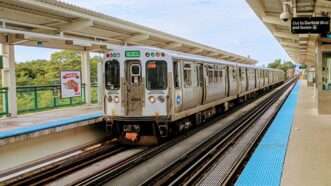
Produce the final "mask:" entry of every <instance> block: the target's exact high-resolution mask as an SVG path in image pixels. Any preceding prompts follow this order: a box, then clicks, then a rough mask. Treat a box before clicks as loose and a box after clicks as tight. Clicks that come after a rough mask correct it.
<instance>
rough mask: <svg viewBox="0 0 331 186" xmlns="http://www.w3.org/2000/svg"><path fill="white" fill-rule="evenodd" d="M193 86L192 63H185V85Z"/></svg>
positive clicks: (186, 86)
mask: <svg viewBox="0 0 331 186" xmlns="http://www.w3.org/2000/svg"><path fill="white" fill-rule="evenodd" d="M191 86H192V69H191V65H190V64H185V65H184V87H185V88H188V87H191Z"/></svg>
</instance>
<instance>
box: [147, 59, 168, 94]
mask: <svg viewBox="0 0 331 186" xmlns="http://www.w3.org/2000/svg"><path fill="white" fill-rule="evenodd" d="M146 81H147V82H146V88H147V89H149V90H164V89H166V88H167V63H166V62H165V61H148V62H147V63H146Z"/></svg>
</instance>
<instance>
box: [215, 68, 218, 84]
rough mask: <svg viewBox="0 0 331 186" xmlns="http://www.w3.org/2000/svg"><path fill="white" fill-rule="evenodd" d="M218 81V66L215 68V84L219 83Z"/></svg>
mask: <svg viewBox="0 0 331 186" xmlns="http://www.w3.org/2000/svg"><path fill="white" fill-rule="evenodd" d="M217 81H218V66H217V65H215V68H214V82H215V83H217Z"/></svg>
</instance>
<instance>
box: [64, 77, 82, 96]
mask: <svg viewBox="0 0 331 186" xmlns="http://www.w3.org/2000/svg"><path fill="white" fill-rule="evenodd" d="M80 95H81V76H80V71H62V72H61V97H62V98H69V97H76V96H80Z"/></svg>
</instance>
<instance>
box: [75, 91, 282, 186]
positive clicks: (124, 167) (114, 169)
mask: <svg viewBox="0 0 331 186" xmlns="http://www.w3.org/2000/svg"><path fill="white" fill-rule="evenodd" d="M285 88H286V87H284V88H282V89H280V90H278V91H277V92H276V93H275V94H273V96H272V97H271V98H269V99H267V100H265V101H264V102H263V103H264V104H263V106H259V107H256V108H255V109H254V110H252V111H251V112H250V113H249V114H246V115H245V116H243V117H241V118H239V119H238V120H236V121H235V122H234V123H233V124H231V125H229V127H228V128H226V129H225V130H223V131H222V132H221V133H218V135H215V136H213V138H210V140H208V142H206V143H202V144H201V147H202V148H201V149H204V150H198V151H199V152H200V153H197V154H195V153H194V154H187V156H185V157H180V158H179V159H178V162H176V163H174V164H171V165H170V166H169V167H167V168H166V169H164V170H162V171H161V172H159V173H158V174H157V175H154V176H153V177H151V178H150V179H148V180H146V182H145V183H143V185H168V184H169V183H171V182H169V181H170V180H171V178H175V177H176V178H177V177H178V176H179V175H178V174H177V173H175V172H174V171H173V170H174V169H171V171H168V170H170V168H173V165H174V167H176V168H175V169H176V170H177V169H178V170H179V172H187V171H184V170H193V167H188V165H190V164H192V161H195V160H197V159H199V157H206V156H210V155H206V156H204V155H201V154H203V152H207V151H208V150H210V151H209V152H211V153H214V152H216V151H217V152H218V151H219V148H216V145H215V144H216V142H219V140H220V139H228V140H223V142H222V143H219V144H218V145H217V147H222V148H223V151H224V150H225V149H226V146H225V145H224V144H225V141H226V142H227V143H228V144H229V145H230V144H231V143H233V142H234V140H235V138H233V137H234V136H236V137H239V136H240V134H241V133H242V132H243V131H244V130H245V129H247V128H248V127H249V125H251V124H252V123H253V122H254V121H255V120H256V119H257V118H258V117H260V116H261V114H262V113H263V111H265V110H266V109H267V108H268V107H269V106H270V105H271V104H272V103H273V102H274V101H275V100H277V98H279V96H280V95H281V94H282V92H283V90H284V89H285ZM247 104H248V103H247ZM243 106H244V105H242V106H241V107H239V108H242V107H243ZM239 108H236V109H235V110H233V111H231V112H228V113H226V114H224V115H222V116H220V117H216V118H214V119H213V120H211V121H209V122H208V123H206V124H204V125H202V126H200V127H197V128H195V129H193V130H192V131H189V132H188V133H186V134H184V135H182V136H179V137H177V138H175V139H173V140H171V141H169V142H165V143H163V144H161V145H159V146H156V147H154V148H150V149H147V150H145V151H143V152H141V153H138V154H136V155H134V156H132V157H130V158H128V159H125V160H124V161H122V162H119V163H118V164H116V165H112V166H110V167H108V168H106V169H104V170H102V171H100V172H97V173H96V174H94V175H93V176H91V177H88V178H86V179H82V180H80V181H79V182H76V183H74V185H103V184H106V183H107V182H109V181H110V180H113V179H115V178H116V177H118V176H120V175H122V174H123V173H125V172H126V171H128V170H130V169H132V168H134V167H135V166H137V165H140V164H142V163H143V162H145V161H146V160H148V159H151V158H152V157H154V156H156V155H158V154H159V153H161V152H163V151H165V150H167V149H168V148H170V147H172V146H174V145H176V144H177V143H179V142H180V141H182V140H184V139H187V138H188V137H190V136H192V135H194V134H195V133H196V132H198V131H200V130H201V129H202V128H206V127H208V126H209V125H212V124H213V123H215V122H216V121H218V120H220V119H221V118H224V117H227V116H229V115H231V113H233V112H234V111H236V110H237V109H239ZM254 113H255V114H254ZM236 126H237V127H236ZM229 133H230V134H231V135H229ZM226 136H228V137H226ZM230 139H232V140H230ZM211 141H213V143H211ZM207 144H212V145H207ZM229 145H228V146H229ZM204 146H206V147H207V146H208V147H209V148H205V147H204ZM211 147H215V148H212V149H214V150H211V149H210V148H211ZM198 149H199V148H198ZM184 160H187V161H184ZM189 160H190V161H189ZM200 161H201V160H200ZM183 162H186V164H185V165H186V166H183V165H184V163H183ZM201 162H202V161H201ZM197 165H201V164H199V163H197ZM168 168H169V169H168ZM165 172H167V174H164V173H165ZM188 172H189V171H188ZM202 172H203V171H202ZM173 175H175V177H173ZM186 175H189V174H185V175H184V174H183V175H182V176H181V178H185V177H186ZM191 175H192V174H191ZM178 178H179V177H178ZM178 184H181V182H180V180H179V182H177V181H175V182H174V183H173V185H178Z"/></svg>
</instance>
